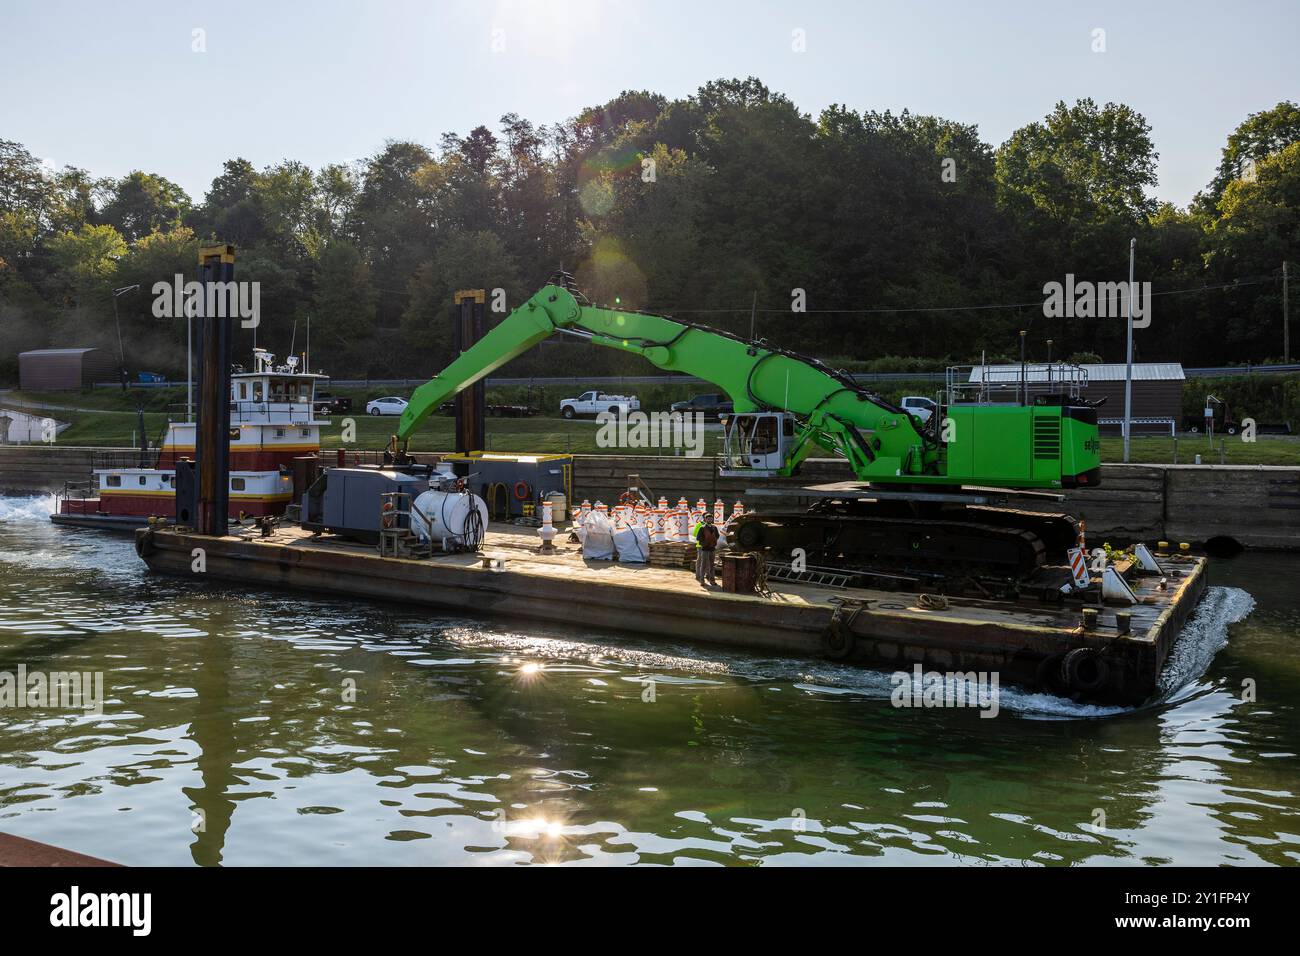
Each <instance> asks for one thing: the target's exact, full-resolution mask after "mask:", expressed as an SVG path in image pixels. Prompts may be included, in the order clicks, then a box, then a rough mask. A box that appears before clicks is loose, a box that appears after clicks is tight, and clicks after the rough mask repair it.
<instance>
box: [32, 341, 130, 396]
mask: <svg viewBox="0 0 1300 956" xmlns="http://www.w3.org/2000/svg"><path fill="white" fill-rule="evenodd" d="M116 380H117V366H116V364H115V363H114V362H113V359H112V358H111V357H110V356H109V355H108V353H106V352H104V351H102V350H101V349H35V350H33V351H31V352H19V353H18V385H19V388H22V389H24V390H28V391H41V392H48V391H58V390H64V389H81V388H90V387H91V386H93V385H94V384H95V383H97V382H113V381H116Z"/></svg>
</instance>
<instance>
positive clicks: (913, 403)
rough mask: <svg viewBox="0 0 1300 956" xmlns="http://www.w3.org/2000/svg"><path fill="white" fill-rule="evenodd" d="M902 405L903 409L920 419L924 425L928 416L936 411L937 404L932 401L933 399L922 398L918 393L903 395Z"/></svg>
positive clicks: (928, 418)
mask: <svg viewBox="0 0 1300 956" xmlns="http://www.w3.org/2000/svg"><path fill="white" fill-rule="evenodd" d="M901 404H902V407H903V410H904V411H908V412H911V413H912V414H913V415H915V416H916V417H917V418H919V419H921V424H922V425H924V424H925V423H926V422H928V421H929V420H930V416H931V415H933V414H934V413H935V412H936V411H938V409H939V406H938V405H936V404H935V403H934V400H933V399H930V398H922V397H921V396H920V395H905V396H903V401H902V403H901Z"/></svg>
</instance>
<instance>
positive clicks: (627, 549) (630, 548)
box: [614, 528, 650, 564]
mask: <svg viewBox="0 0 1300 956" xmlns="http://www.w3.org/2000/svg"><path fill="white" fill-rule="evenodd" d="M614 547H615V548H617V549H618V559H619V560H620V561H627V562H628V563H630V564H645V563H646V562H647V561H648V560H650V532H649V531H647V530H646V529H645V528H623V529H621V530H619V531H615V532H614Z"/></svg>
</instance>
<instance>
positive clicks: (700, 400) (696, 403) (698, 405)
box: [669, 393, 735, 418]
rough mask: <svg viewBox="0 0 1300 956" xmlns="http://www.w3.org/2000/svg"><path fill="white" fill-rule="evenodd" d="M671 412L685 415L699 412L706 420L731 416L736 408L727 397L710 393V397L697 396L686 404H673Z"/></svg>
mask: <svg viewBox="0 0 1300 956" xmlns="http://www.w3.org/2000/svg"><path fill="white" fill-rule="evenodd" d="M669 410H670V411H674V412H683V413H688V412H699V413H700V414H702V415H703V416H704V417H705V418H721V417H723V416H724V415H730V414H731V413H732V412H733V411H734V410H735V407H734V405H733V404H732V402H731V399H729V398H727V397H726V396H725V395H718V394H716V393H710V394H708V395H696V396H695V397H694V398H690V399H687V400H686V401H684V402H673V403H672V405H671V406H670V409H669Z"/></svg>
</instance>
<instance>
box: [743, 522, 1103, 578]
mask: <svg viewBox="0 0 1300 956" xmlns="http://www.w3.org/2000/svg"><path fill="white" fill-rule="evenodd" d="M885 510H887V509H885ZM864 511H866V512H867V513H863V512H864ZM1077 533H1078V529H1077V525H1076V524H1075V522H1074V519H1073V518H1071V517H1070V516H1068V515H1055V514H1040V513H1038V512H1032V511H1018V510H1016V509H1009V508H988V507H973V506H967V507H963V508H960V509H956V510H952V511H949V512H948V513H945V514H943V515H941V516H936V517H905V516H900V515H897V514H889V513H884V514H872V513H870V512H869V510H868V509H863V508H862V507H861V506H860V505H859V506H855V507H847V506H840V507H827V506H825V505H821V506H818V507H816V508H813V509H810V510H808V511H805V512H770V513H766V514H763V513H752V514H749V515H745V516H743V517H742V518H740V519H739V524H738V525H736V526H735V527H734V528H733V535H734V540H735V541H736V543H737V544H738V545H739V546H740V547H742V548H745V549H751V550H764V551H767V552H768V553H769V554H771V555H772V556H773V557H774V558H775V557H777V556H780V557H781V559H782V560H788V558H789V555H790V553H791V552H792V551H793V550H794V549H795V548H802V549H803V550H804V551H805V552H806V554H807V560H808V563H809V564H817V565H822V566H830V567H843V568H860V567H872V568H876V569H878V570H884V569H889V568H894V569H904V570H920V569H924V570H929V571H935V572H941V573H950V574H954V575H971V574H975V575H979V576H986V577H992V578H1000V579H1003V580H1010V581H1024V580H1027V579H1029V578H1030V577H1031V576H1033V575H1034V574H1035V572H1037V571H1038V570H1039V569H1040V568H1042V567H1044V566H1045V565H1047V564H1049V563H1057V562H1059V560H1060V559H1062V558H1063V557H1064V550H1065V548H1067V547H1073V545H1074V542H1075V538H1076V536H1077Z"/></svg>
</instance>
